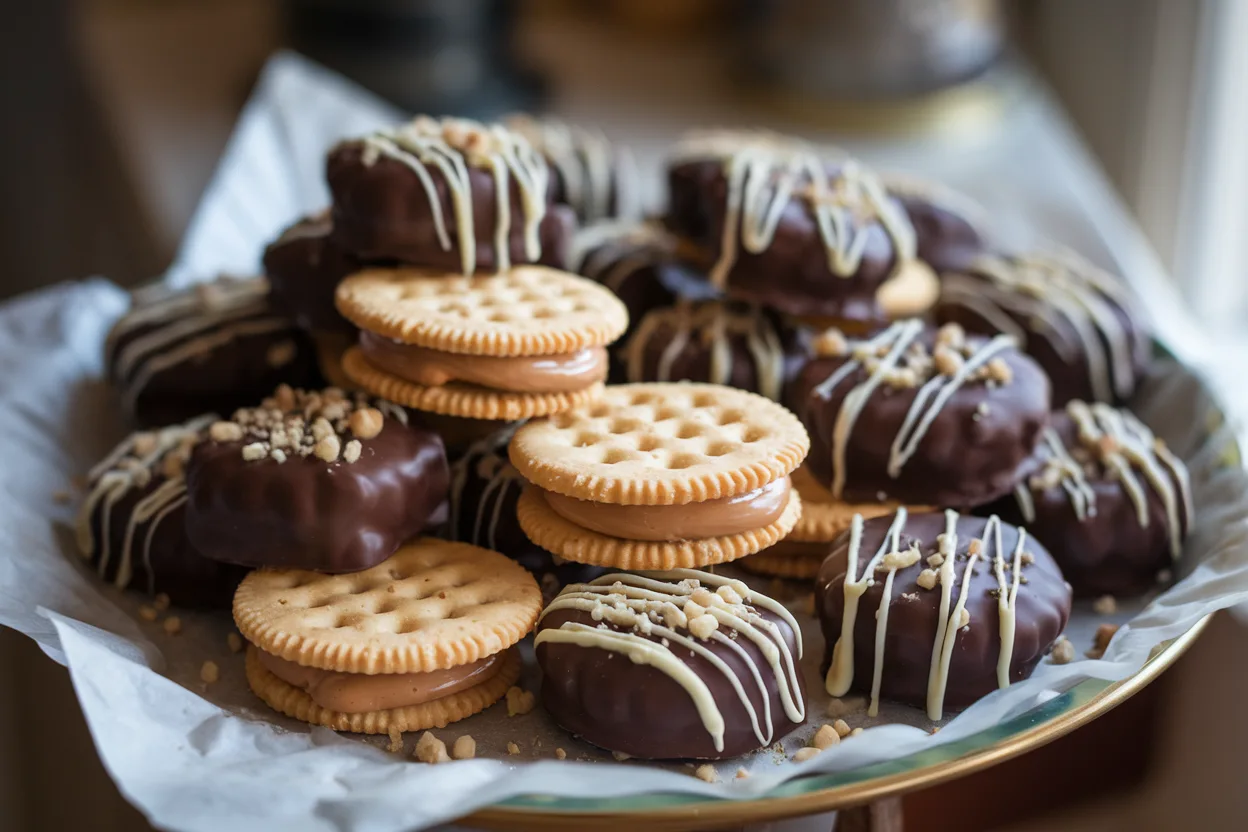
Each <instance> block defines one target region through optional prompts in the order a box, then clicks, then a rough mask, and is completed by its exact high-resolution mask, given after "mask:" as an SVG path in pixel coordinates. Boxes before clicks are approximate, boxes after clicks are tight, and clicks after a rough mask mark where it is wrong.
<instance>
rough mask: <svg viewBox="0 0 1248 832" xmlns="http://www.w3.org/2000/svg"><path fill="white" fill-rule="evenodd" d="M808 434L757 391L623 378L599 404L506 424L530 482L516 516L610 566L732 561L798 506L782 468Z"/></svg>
mask: <svg viewBox="0 0 1248 832" xmlns="http://www.w3.org/2000/svg"><path fill="white" fill-rule="evenodd" d="M808 446H809V440H808V439H807V437H806V432H805V430H804V429H803V428H802V426H801V423H800V422H798V420H797V417H795V416H794V415H793V414H792V413H790V412H789V411H787V410H785V409H784V408H783V407H781V406H780V405H778V404H776V403H775V402H773V401H770V400H769V399H764V398H763V397H762V396H759V395H756V394H754V393H747V392H745V391H743V390H734V389H731V388H728V387H719V386H717V385H712V384H688V383H679V384H623V385H616V386H612V387H608V388H607V389H606V391H605V392H604V394H603V397H602V399H601V401H599V402H597V403H596V404H593V405H590V406H588V407H582V408H577V409H575V410H571V411H569V412H567V413H562V414H560V415H558V416H556V417H554V418H552V419H547V420H542V421H533V422H529V423H528V424H525V425H524V426H523V427H521V428H520V429H519V430H517V431H516V435H515V436H514V437H513V438H512V441H511V446H510V449H509V456H510V458H511V462H512V464H513V465H515V467H516V470H518V471H519V472H520V475H521V476H523V477H524V478H525V480H527V481H528V483H530V486H529V487H527V488H526V489H525V491H524V493H523V494H522V495H521V496H520V500H519V503H518V505H517V515H518V517H519V521H520V527H521V528H522V529H523V530H524V533H525V534H526V535H528V537H529V539H530V540H532V541H533V542H534V543H536V544H537V545H538V546H541V547H542V548H543V549H546V550H547V551H549V552H551V553H552V554H554V555H557V556H559V557H561V558H564V559H566V560H574V561H578V562H580V563H588V564H594V565H598V566H609V567H613V568H616V569H668V568H673V567H682V568H686V567H698V566H706V565H709V564H714V563H722V562H725V561H730V560H736V559H737V558H741V557H745V556H746V555H751V554H753V553H755V552H757V551H759V550H760V549H764V548H766V547H768V546H770V545H772V544H773V543H775V542H776V541H778V540H780V539H781V538H783V537H784V536H785V535H786V534H788V533H789V531H790V530H791V529H792V528H793V525H794V524H795V523H796V522H797V518H798V516H799V515H800V514H801V501H800V499H799V498H798V496H797V493H796V492H795V491H794V490H793V488H792V485H791V484H790V482H789V474H790V473H791V472H792V471H793V470H794V469H795V468H796V467H797V466H798V465H799V464H800V463H801V461H802V458H803V457H804V456H805V455H806V451H807V449H808Z"/></svg>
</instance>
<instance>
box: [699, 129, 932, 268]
mask: <svg viewBox="0 0 1248 832" xmlns="http://www.w3.org/2000/svg"><path fill="white" fill-rule="evenodd" d="M676 157H677V159H697V158H712V159H719V160H720V161H722V162H723V165H724V175H725V177H726V179H727V183H728V193H727V205H726V206H725V210H724V227H723V236H722V239H721V241H720V255H719V260H718V262H716V263H715V265H714V267H713V268H712V269H711V272H710V281H711V283H712V285H714V286H715V287H717V288H720V289H722V288H723V287H724V285H725V283H726V281H727V279H728V272H729V270H730V269H731V268H732V265H733V263H734V262H736V258H737V253H738V251H739V250H741V249H744V250H745V251H747V252H749V253H751V254H759V253H762V252H764V251H766V250H767V249H768V247H770V245H771V242H772V240H773V239H774V237H775V233H776V228H777V226H778V225H779V223H780V218H781V216H782V215H783V213H784V209H785V207H786V206H788V205H789V203H790V201H791V200H792V199H794V198H798V199H800V200H802V201H803V202H805V203H806V206H807V207H808V208H809V210H810V212H811V214H812V215H813V217H814V220H815V223H816V225H817V226H818V229H819V236H820V238H821V239H822V241H823V245H824V250H825V252H826V255H827V265H828V270H829V271H830V272H831V273H832V274H834V275H836V276H838V277H846V278H847V277H852V276H853V275H854V274H856V273H857V272H858V269H859V267H860V265H861V263H862V256H863V253H864V251H865V250H866V246H867V241H868V238H869V231H870V228H871V226H872V223H873V222H878V223H879V224H880V225H881V226H882V227H883V229H884V231H885V233H886V234H887V235H888V237H889V239H890V240H891V241H892V245H893V253H894V263H893V271H892V275H896V274H898V273H900V271H901V269H902V268H903V267H904V266H906V265H907V264H908V263H910V262H911V261H912V260H914V258H915V245H916V243H915V234H914V228H913V227H912V226H911V224H910V220H909V218H908V217H907V216H906V214H905V212H904V211H903V210H902V209H901V207H900V206H899V205H897V204H896V203H894V202H893V201H892V199H890V198H889V196H888V194H887V192H886V191H885V189H884V186H883V185H882V184H881V183H880V181H879V180H878V179H877V178H876V176H875V175H874V174H873V173H871V172H870V171H868V170H867V169H866V168H864V167H863V166H862V165H861V164H859V163H858V162H857V161H856V160H854V159H850V158H848V157H845V158H843V159H840V160H838V161H839V163H840V166H839V168H838V169H837V170H835V171H832V172H830V171H829V169H828V160H827V159H826V158H824V157H823V156H821V155H820V154H819V153H817V152H815V150H814V149H813V148H811V147H810V146H808V145H806V144H805V143H803V142H800V141H798V140H796V139H786V138H783V137H775V136H768V135H766V134H732V133H727V134H719V133H711V134H705V135H701V136H693V137H691V138H689V139H688V140H686V141H685V142H683V143H682V144H681V145H680V146H679V147H678V148H677V151H676ZM890 276H891V275H890Z"/></svg>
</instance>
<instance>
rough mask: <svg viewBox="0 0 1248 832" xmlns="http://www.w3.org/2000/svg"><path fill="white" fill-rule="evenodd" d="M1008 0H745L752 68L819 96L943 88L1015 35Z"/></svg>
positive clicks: (754, 77)
mask: <svg viewBox="0 0 1248 832" xmlns="http://www.w3.org/2000/svg"><path fill="white" fill-rule="evenodd" d="M1004 18H1005V14H1004V12H1003V10H1002V2H1001V0H821V2H808V1H807V0H743V2H742V3H741V13H740V16H739V18H738V20H737V27H736V30H737V35H738V38H737V40H738V46H739V49H740V51H741V56H742V61H743V64H744V65H743V67H742V72H743V74H744V75H745V76H746V78H747V79H749V80H750V81H753V82H762V83H764V84H766V85H768V86H772V87H776V88H783V89H784V90H785V91H786V92H789V93H793V94H797V95H804V96H808V97H810V98H812V99H835V100H879V99H887V98H903V97H908V96H914V95H919V94H922V93H929V92H934V91H936V90H940V89H943V88H945V87H950V86H953V85H956V84H960V83H962V82H965V81H969V80H971V79H973V78H975V77H977V76H979V75H981V74H983V72H984V71H985V70H987V69H988V68H990V67H991V66H992V65H993V64H994V63H995V62H996V60H997V58H998V56H999V55H1000V54H1001V50H1002V47H1003V46H1004V43H1005V35H1006V31H1005V19H1004Z"/></svg>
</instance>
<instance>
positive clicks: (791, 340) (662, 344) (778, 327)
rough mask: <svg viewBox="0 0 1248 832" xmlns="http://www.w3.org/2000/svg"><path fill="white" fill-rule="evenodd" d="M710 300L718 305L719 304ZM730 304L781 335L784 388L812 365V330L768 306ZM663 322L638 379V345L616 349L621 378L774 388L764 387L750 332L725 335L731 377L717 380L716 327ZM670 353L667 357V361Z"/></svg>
mask: <svg viewBox="0 0 1248 832" xmlns="http://www.w3.org/2000/svg"><path fill="white" fill-rule="evenodd" d="M704 303H706V304H715V305H718V303H719V302H717V301H707V302H704ZM728 308H729V309H730V310H732V312H734V313H735V314H738V315H743V316H757V317H758V318H759V319H760V326H766V327H769V328H770V330H771V331H772V332H773V333H774V334H775V335H776V338H777V341H778V343H779V346H780V348H781V351H782V353H783V360H782V364H783V370H782V372H781V374H780V378H779V379H778V382H779V385H780V388H781V389H783V388H784V387H785V386H787V385H788V384H789V382H791V381H792V380H793V379H794V378H795V377H796V376H797V374H798V372H800V370H801V369H802V366H803V365H804V364H805V363H806V359H807V357H808V356H809V348H810V335H809V332H808V331H807V330H806V329H804V328H803V327H801V326H798V325H795V324H792V323H790V322H789V321H788V320H786V319H785V318H784V317H783V316H781V315H778V314H775V313H771V312H768V311H767V310H764V309H759V308H757V307H749V306H746V305H744V304H731V305H730V306H729V307H728ZM664 311H665V310H659V311H658V312H656V313H655V314H662V313H663V312H664ZM662 320H663V323H661V324H660V325H659V326H657V327H655V328H654V329H652V330H649V332H648V336H649V337H647V338H646V339H645V341H644V348H642V349H641V361H640V373H639V374H638V375H637V377H635V378H634V377H632V376H630V375H629V372H628V358H629V355H630V353H631V350H632V349H633V347H634V344H633V343H632V342H630V341H627V340H626V341H624V342H623V344H622V345H621V346H619V347H617V348H616V350H615V357H616V359H617V364H618V365H619V369H620V371H621V372H620V375H619V376H618V377H617V378H618V381H619V382H621V383H625V382H642V381H700V382H714V383H717V384H726V385H727V386H729V387H737V388H740V389H742V390H750V391H752V392H755V393H762V394H764V395H769V392H768V391H766V390H764V389H763V384H762V381H763V379H762V378H760V372H759V363H758V361H757V360H756V358H755V355H754V353H753V351H752V350H751V345H750V342H751V339H750V337H749V335H748V334H746V333H744V332H741V331H738V330H729V331H727V332H726V333H725V334H724V336H723V339H724V341H723V343H725V344H726V345H727V348H728V349H727V354H728V356H729V358H728V361H727V362H726V364H725V366H726V367H727V368H729V369H728V372H727V377H726V378H712V375H711V369H712V362H713V361H714V360H715V355H714V343H713V337H712V334H713V332H714V326H713V325H706V326H694V327H682V326H681V325H680V324H679V323H678V322H677V321H676V320H674V319H672V318H671V317H670V316H668V315H664V317H663V318H662ZM682 331H683V332H685V333H686V335H687V336H688V337H687V338H686V339H685V340H684V341H683V346H682V348H681V349H680V351H679V352H677V353H676V354H675V356H674V357H667V356H668V351H669V348H670V347H671V345H672V342H673V339H674V338H675V337H676V336H677V334H678V333H680V332H682ZM638 334H639V335H640V334H646V333H644V332H640V333H638ZM634 337H636V336H634ZM756 346H757V345H756ZM665 357H667V360H666V362H665V361H664V358H665ZM663 366H665V367H666V372H665V373H660V372H659V370H660V367H663ZM613 380H614V379H613Z"/></svg>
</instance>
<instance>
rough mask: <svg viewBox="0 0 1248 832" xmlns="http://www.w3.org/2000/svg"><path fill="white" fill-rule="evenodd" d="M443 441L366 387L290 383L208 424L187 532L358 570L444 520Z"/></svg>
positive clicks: (229, 557) (240, 554)
mask: <svg viewBox="0 0 1248 832" xmlns="http://www.w3.org/2000/svg"><path fill="white" fill-rule="evenodd" d="M448 481H449V472H448V470H447V464H446V454H445V452H444V451H443V450H442V441H441V440H440V439H439V438H438V437H437V436H436V435H435V434H433V433H430V432H429V431H425V430H421V429H420V428H416V427H413V426H409V425H408V424H407V416H406V414H405V413H404V411H403V410H402V409H400V408H398V407H395V406H394V405H392V404H390V403H389V402H384V401H374V400H370V399H368V398H367V397H365V396H363V395H356V396H353V397H347V396H344V395H343V393H342V392H341V391H339V390H336V389H334V388H330V389H328V390H325V391H324V392H322V393H306V392H304V391H302V390H299V391H292V390H291V389H290V388H287V387H282V388H279V389H278V391H277V392H276V393H275V394H274V396H273V397H272V398H270V399H266V400H265V401H264V403H263V404H261V406H260V407H254V408H247V409H243V410H239V411H237V412H235V414H234V416H233V418H232V419H231V420H230V421H228V422H225V421H222V422H216V423H214V424H213V425H212V426H211V428H209V436H208V439H207V440H206V441H204V442H203V443H201V444H200V445H199V446H197V447H196V448H195V451H194V453H193V454H192V456H191V461H190V465H189V467H188V471H187V490H188V497H189V503H188V505H187V512H186V527H187V534H188V536H189V537H190V539H191V542H192V543H193V544H194V545H195V547H196V548H197V549H199V551H201V552H203V553H204V554H205V555H207V556H208V557H211V558H216V559H217V560H222V561H227V562H230V563H241V564H246V565H248V566H272V567H293V568H299V569H312V570H315V571H318V572H355V571H359V570H362V569H368V568H369V567H372V566H375V565H376V564H378V563H380V562H381V561H383V560H385V559H386V558H387V557H389V556H390V555H391V554H393V553H394V551H395V550H396V549H397V548H398V547H399V545H400V544H401V543H403V542H404V541H406V540H408V539H409V538H411V537H414V536H415V535H417V534H419V533H420V532H421V531H422V530H423V529H425V528H428V527H432V526H436V525H437V524H439V523H442V522H444V520H445V517H446V513H445V502H446V494H447V486H448Z"/></svg>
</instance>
